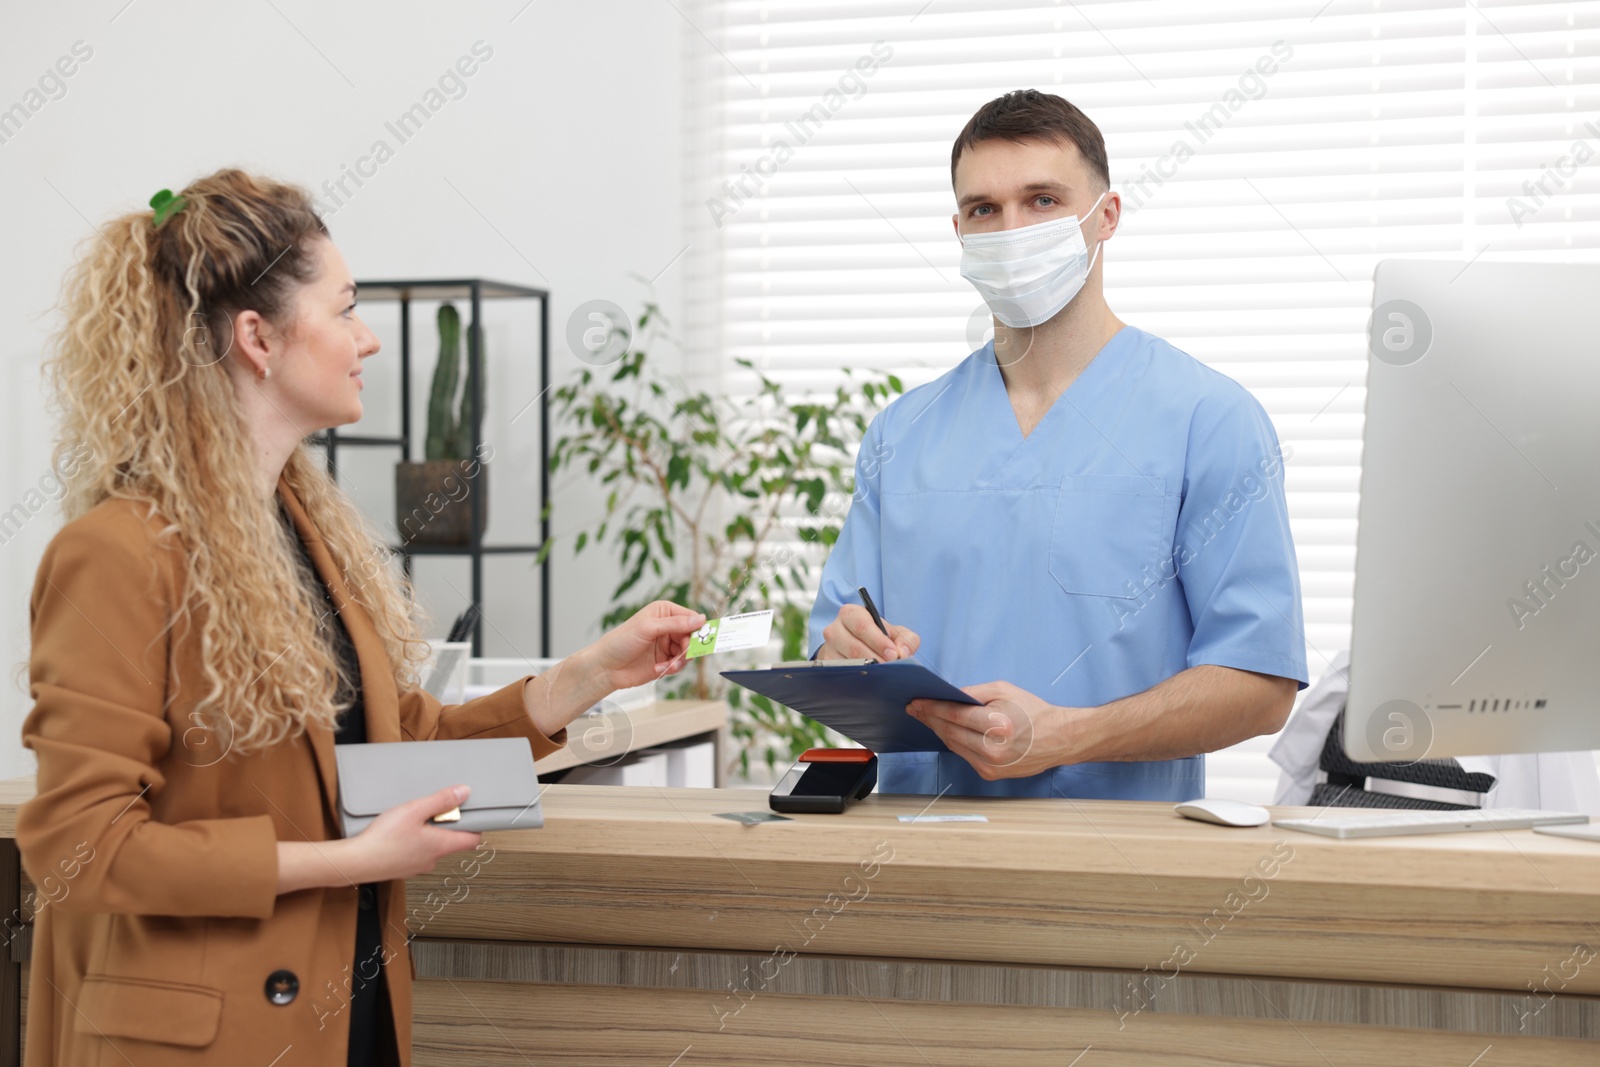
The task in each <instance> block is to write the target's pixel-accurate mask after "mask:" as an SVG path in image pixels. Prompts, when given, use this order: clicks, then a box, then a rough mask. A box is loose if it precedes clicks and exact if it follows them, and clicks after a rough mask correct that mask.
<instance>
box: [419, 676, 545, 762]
mask: <svg viewBox="0 0 1600 1067" xmlns="http://www.w3.org/2000/svg"><path fill="white" fill-rule="evenodd" d="M533 677H534V675H531V674H530V675H527V676H525V677H523V678H520V679H518V680H517V681H515V682H512V683H511V684H510V685H508V686H506V687H505V688H504V689H497V690H495V691H494V692H493V693H490V694H489V695H488V696H484V697H479V698H478V699H476V700H469V701H467V702H466V703H464V704H441V703H439V699H438V698H437V697H435V696H434V695H433V694H432V693H430V692H428V691H427V690H426V689H408V690H406V691H405V692H403V693H401V694H400V732H401V733H402V734H403V735H404V736H405V739H406V740H407V741H457V740H461V739H463V738H468V737H526V738H527V739H528V742H529V743H530V744H531V745H532V746H533V758H534V759H543V758H544V757H546V756H548V755H550V753H552V752H557V751H560V750H561V749H563V748H565V747H566V745H567V731H566V729H565V728H563V729H562V730H561V731H560V732H558V733H557V734H556V735H555V736H554V737H546V736H545V735H544V734H542V733H540V732H539V729H538V727H536V726H534V725H533V719H532V717H530V716H529V715H528V709H527V706H526V705H525V704H524V703H523V700H522V687H523V686H524V685H526V684H527V683H528V681H529V680H530V679H532V678H533Z"/></svg>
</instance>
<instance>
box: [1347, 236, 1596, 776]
mask: <svg viewBox="0 0 1600 1067" xmlns="http://www.w3.org/2000/svg"><path fill="white" fill-rule="evenodd" d="M1374 282H1375V284H1374V287H1373V297H1372V301H1373V311H1372V319H1371V324H1370V329H1369V345H1370V353H1369V358H1368V373H1367V406H1366V430H1365V435H1364V438H1365V441H1364V448H1363V452H1362V463H1361V502H1360V509H1359V526H1358V528H1357V534H1356V564H1355V565H1356V576H1355V615H1354V620H1353V629H1352V633H1351V648H1350V692H1349V698H1348V703H1347V705H1346V711H1345V719H1344V747H1345V751H1346V752H1347V753H1349V755H1350V756H1351V758H1352V759H1356V760H1362V761H1380V760H1388V761H1402V762H1410V761H1414V760H1417V759H1421V758H1424V757H1429V758H1440V757H1445V756H1468V755H1486V754H1492V753H1509V752H1553V751H1561V750H1571V749H1593V748H1600V266H1587V265H1584V266H1579V265H1567V264H1538V263H1484V262H1472V263H1462V262H1454V263H1439V262H1424V261H1417V260H1386V261H1384V262H1382V263H1380V264H1378V268H1377V273H1376V276H1375V279H1374Z"/></svg>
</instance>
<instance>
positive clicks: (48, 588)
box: [16, 508, 278, 919]
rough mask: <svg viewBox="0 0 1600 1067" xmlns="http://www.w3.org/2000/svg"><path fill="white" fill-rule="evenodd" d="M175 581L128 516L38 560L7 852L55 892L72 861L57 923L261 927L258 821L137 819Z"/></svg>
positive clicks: (145, 806) (273, 845)
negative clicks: (53, 884)
mask: <svg viewBox="0 0 1600 1067" xmlns="http://www.w3.org/2000/svg"><path fill="white" fill-rule="evenodd" d="M175 582H176V580H175V578H174V573H173V569H172V567H171V565H170V562H169V561H167V560H165V559H164V556H163V552H162V550H161V549H160V548H159V547H158V546H157V544H156V542H155V539H154V535H153V533H152V532H151V531H150V530H149V528H148V526H146V525H145V523H144V522H143V520H142V519H140V518H139V516H138V515H137V513H136V512H135V511H134V510H133V509H132V508H128V509H125V510H122V511H120V512H116V513H114V514H113V515H112V516H111V517H108V516H107V514H106V513H105V512H91V513H90V514H89V515H87V516H85V517H84V518H82V519H79V520H77V521H76V522H73V523H70V524H68V525H67V526H66V527H65V528H64V529H63V530H62V531H61V532H60V533H59V534H57V535H56V537H55V539H54V540H53V541H52V542H51V543H50V545H49V547H48V548H47V549H46V550H45V554H44V558H43V560H42V561H41V562H40V565H39V571H38V575H37V577H36V579H35V582H34V589H33V598H32V602H31V605H30V621H31V627H32V649H31V652H30V657H29V681H30V689H31V692H32V696H33V700H34V705H33V708H32V710H31V711H30V712H29V714H28V716H27V718H26V720H25V721H24V722H23V726H22V743H23V745H24V746H25V747H27V748H30V749H32V750H33V751H34V753H35V755H36V757H37V759H38V787H37V793H36V795H35V796H34V798H33V799H32V800H30V801H28V802H27V803H26V804H24V805H23V806H22V808H21V809H20V810H19V812H18V814H17V830H16V834H17V837H16V840H17V847H18V849H19V851H20V852H21V858H22V862H23V865H24V866H25V867H26V869H27V871H28V874H29V875H30V876H31V877H32V878H33V880H34V882H35V883H36V884H48V883H44V881H43V880H44V879H45V878H46V877H53V879H54V880H55V881H57V882H59V881H61V879H62V877H63V875H64V874H66V873H67V872H68V868H67V867H65V866H63V864H64V863H68V862H69V861H70V860H71V859H72V858H74V857H76V858H77V859H78V860H79V861H80V862H79V863H77V864H75V865H74V867H75V869H73V870H71V873H70V878H71V880H70V883H69V884H68V885H67V887H66V888H67V892H66V893H65V895H64V896H62V897H61V898H60V900H59V901H58V902H57V903H55V904H54V905H53V906H54V907H56V908H58V909H65V910H77V911H86V912H119V913H124V914H134V915H167V916H220V917H245V918H258V919H265V918H269V917H270V916H271V915H272V911H273V907H274V905H275V903H276V901H277V884H278V852H277V833H276V830H275V828H274V825H273V821H272V817H271V816H270V815H265V814H262V815H254V816H242V817H236V818H217V819H197V820H191V821H186V822H179V823H170V824H169V823H164V822H160V821H157V820H156V819H153V818H152V817H151V799H152V798H154V797H159V796H160V795H161V792H162V789H163V787H164V786H165V784H166V779H165V776H164V775H163V774H162V773H161V771H160V769H159V767H160V765H161V761H162V758H163V757H164V756H165V755H166V754H167V752H168V750H169V749H170V748H171V746H172V743H173V730H172V727H171V726H170V725H169V723H168V722H167V720H166V718H165V706H166V693H167V683H168V678H167V665H168V663H169V662H170V660H169V651H170V644H171V634H170V629H169V622H170V619H171V617H172V608H173V605H174V602H175V597H174V587H175ZM85 855H87V856H88V858H87V859H84V858H83V857H84V856H85Z"/></svg>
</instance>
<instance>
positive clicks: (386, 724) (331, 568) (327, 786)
mask: <svg viewBox="0 0 1600 1067" xmlns="http://www.w3.org/2000/svg"><path fill="white" fill-rule="evenodd" d="M278 495H279V496H280V497H281V498H282V500H283V504H284V507H285V509H287V510H288V512H289V516H290V518H292V519H293V520H294V526H295V530H296V531H297V532H298V533H299V535H300V540H301V541H302V542H304V544H305V546H306V552H307V553H308V554H309V555H310V556H311V562H312V563H313V564H314V565H315V566H316V568H317V577H319V578H321V579H322V582H323V584H324V585H326V586H327V587H328V592H329V593H330V594H331V595H332V596H333V603H334V607H335V608H336V609H337V610H338V612H339V618H340V620H341V621H343V623H344V626H345V629H346V630H347V631H348V632H349V634H350V642H351V644H353V645H354V646H355V649H356V659H357V661H358V662H359V663H360V665H361V679H360V683H361V699H362V705H363V708H364V710H365V712H366V717H367V740H368V741H372V742H379V741H399V740H401V737H400V698H399V693H398V692H397V691H396V689H395V684H394V669H393V667H392V665H391V664H390V662H389V655H388V652H387V651H386V650H385V649H384V647H383V639H382V638H381V637H379V636H378V630H377V627H376V626H374V625H373V622H372V619H371V617H370V616H368V615H367V613H366V611H364V610H363V609H362V607H361V605H360V604H359V603H357V602H356V601H355V600H354V599H353V598H352V597H351V596H350V591H349V588H348V587H347V586H346V585H345V582H344V577H343V576H342V575H341V574H340V573H339V569H338V567H337V566H336V565H335V564H334V562H333V556H332V554H331V553H330V552H329V551H328V546H327V545H325V544H323V542H322V535H321V534H319V533H318V532H317V529H316V527H314V526H313V525H312V524H311V519H310V518H309V517H308V516H307V515H306V510H305V507H304V506H303V505H301V503H300V500H299V498H298V497H296V496H295V494H294V490H293V489H291V488H289V483H288V481H287V480H285V479H283V478H281V477H280V478H279V480H278ZM306 734H307V736H308V737H309V738H310V740H311V747H312V749H313V751H315V752H316V756H317V768H318V770H319V771H320V772H321V775H322V784H323V789H324V794H325V796H326V797H327V799H328V804H329V808H330V811H331V812H332V814H333V816H334V825H335V826H337V825H339V820H338V805H337V803H336V802H335V799H334V798H335V797H337V796H338V784H339V770H338V762H337V761H336V760H335V759H334V740H333V734H332V732H330V731H328V730H326V729H322V728H320V727H307V729H306Z"/></svg>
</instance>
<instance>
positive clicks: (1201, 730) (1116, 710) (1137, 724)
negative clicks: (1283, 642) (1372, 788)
mask: <svg viewBox="0 0 1600 1067" xmlns="http://www.w3.org/2000/svg"><path fill="white" fill-rule="evenodd" d="M1297 688H1298V687H1297V686H1296V684H1295V682H1294V680H1293V679H1291V678H1278V677H1275V676H1273V675H1269V674H1257V673H1255V672H1254V671H1242V670H1236V669H1234V668H1232V667H1216V666H1211V665H1209V664H1207V665H1202V666H1199V667H1190V668H1189V669H1187V670H1184V671H1180V672H1178V673H1177V674H1175V675H1173V676H1172V677H1171V678H1168V679H1167V680H1166V681H1164V682H1162V683H1161V684H1159V685H1156V686H1152V687H1151V688H1149V689H1146V690H1145V691H1144V692H1142V693H1135V694H1134V695H1133V696H1130V697H1124V698H1123V699H1121V700H1113V701H1112V702H1111V703H1109V704H1102V705H1101V706H1099V707H1095V708H1069V709H1066V719H1065V721H1064V723H1063V727H1064V729H1063V731H1062V733H1061V743H1062V745H1063V752H1062V755H1063V759H1062V762H1063V763H1092V762H1097V761H1102V760H1104V761H1112V762H1127V761H1131V760H1163V759H1181V758H1183V757H1185V756H1193V755H1197V754H1198V753H1201V752H1214V751H1216V750H1217V749H1219V748H1227V747H1228V746H1229V745H1232V744H1237V743H1238V742H1240V741H1243V740H1246V739H1247V738H1251V737H1256V736H1258V735H1260V734H1268V733H1275V732H1276V731H1278V730H1280V729H1282V727H1283V724H1284V721H1285V720H1286V719H1287V718H1288V716H1289V709H1290V708H1291V707H1293V705H1294V695H1295V692H1296V689H1297Z"/></svg>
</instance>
